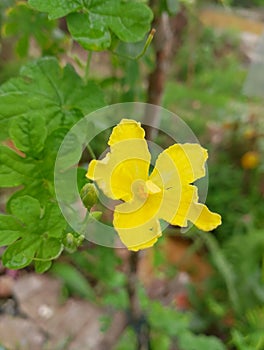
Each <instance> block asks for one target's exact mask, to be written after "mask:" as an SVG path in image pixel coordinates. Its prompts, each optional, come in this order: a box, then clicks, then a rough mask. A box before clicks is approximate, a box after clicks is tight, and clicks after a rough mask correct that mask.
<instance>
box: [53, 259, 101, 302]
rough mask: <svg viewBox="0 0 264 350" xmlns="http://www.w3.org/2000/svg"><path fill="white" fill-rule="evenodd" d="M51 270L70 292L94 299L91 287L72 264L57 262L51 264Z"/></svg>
mask: <svg viewBox="0 0 264 350" xmlns="http://www.w3.org/2000/svg"><path fill="white" fill-rule="evenodd" d="M51 272H52V273H53V274H54V275H55V276H57V277H59V278H60V279H61V280H62V281H63V282H64V283H65V286H66V287H67V288H68V289H69V290H70V291H71V292H72V293H75V294H77V295H79V296H80V297H83V298H87V299H90V300H91V299H95V293H94V291H93V288H92V287H91V285H90V284H89V282H88V281H87V279H86V278H85V277H84V276H83V275H82V274H81V273H80V272H79V271H78V270H77V269H76V268H75V267H74V266H71V265H69V264H64V263H59V262H57V263H55V264H54V265H53V266H52V269H51Z"/></svg>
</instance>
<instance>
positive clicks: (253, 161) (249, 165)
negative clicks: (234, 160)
mask: <svg viewBox="0 0 264 350" xmlns="http://www.w3.org/2000/svg"><path fill="white" fill-rule="evenodd" d="M241 164H242V167H243V168H244V169H254V168H256V167H257V166H258V164H259V154H258V153H257V152H254V151H249V152H246V153H245V154H244V155H243V156H242V158H241Z"/></svg>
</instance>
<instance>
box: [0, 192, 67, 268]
mask: <svg viewBox="0 0 264 350" xmlns="http://www.w3.org/2000/svg"><path fill="white" fill-rule="evenodd" d="M9 208H10V215H1V216H0V227H1V230H3V235H1V245H8V248H7V249H6V250H5V252H4V254H3V256H2V261H3V263H4V265H5V266H6V267H8V268H11V269H18V268H22V267H25V266H27V265H29V264H30V263H31V262H32V261H33V260H34V261H36V262H37V264H36V265H35V266H36V270H37V271H38V272H43V271H44V270H45V269H46V268H48V267H49V261H50V260H52V259H55V258H57V257H58V256H59V255H60V253H61V251H62V242H61V232H62V230H63V229H64V228H65V221H64V219H63V217H62V216H61V214H60V211H59V208H58V207H57V206H56V205H54V204H52V203H50V204H47V205H46V207H45V208H42V207H41V205H40V203H39V201H38V200H37V199H35V198H32V197H30V196H21V197H18V198H14V199H12V200H11V201H10V205H9Z"/></svg>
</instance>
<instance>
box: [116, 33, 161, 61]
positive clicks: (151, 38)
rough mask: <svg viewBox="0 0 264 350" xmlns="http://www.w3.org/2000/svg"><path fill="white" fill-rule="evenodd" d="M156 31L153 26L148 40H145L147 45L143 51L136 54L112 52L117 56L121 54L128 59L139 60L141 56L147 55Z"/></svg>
mask: <svg viewBox="0 0 264 350" xmlns="http://www.w3.org/2000/svg"><path fill="white" fill-rule="evenodd" d="M155 33H156V29H154V28H152V29H151V32H150V33H149V35H148V37H147V40H146V42H145V45H144V47H143V49H142V51H141V52H140V53H139V54H138V55H136V56H128V55H123V54H121V53H118V52H115V51H112V54H113V55H116V56H119V57H122V58H125V59H128V60H132V61H135V60H139V59H140V58H141V57H143V56H144V55H145V53H146V51H147V49H148V47H149V45H150V44H151V42H152V40H153V37H154V34H155Z"/></svg>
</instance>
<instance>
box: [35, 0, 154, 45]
mask: <svg viewBox="0 0 264 350" xmlns="http://www.w3.org/2000/svg"><path fill="white" fill-rule="evenodd" d="M29 4H30V5H31V6H32V7H33V8H35V9H36V10H39V11H43V12H48V14H49V18H51V19H55V18H59V17H63V16H66V15H67V17H66V18H67V24H68V28H69V31H70V33H71V35H72V37H73V39H75V40H76V41H77V42H78V43H79V44H80V45H82V46H83V47H84V48H85V49H87V50H93V51H95V50H105V49H107V48H109V47H110V46H111V42H112V37H113V35H116V36H117V37H118V38H119V39H120V40H122V41H125V42H136V41H139V40H141V39H143V37H144V35H145V34H146V32H147V31H148V30H149V28H150V22H151V20H152V13H151V10H150V9H149V8H148V7H147V6H146V5H144V4H143V3H141V2H140V1H138V2H136V1H133V2H126V3H123V2H122V1H120V0H107V1H103V0H92V1H87V0H86V1H79V0H73V1H70V2H69V1H67V0H57V1H45V0H29Z"/></svg>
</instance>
